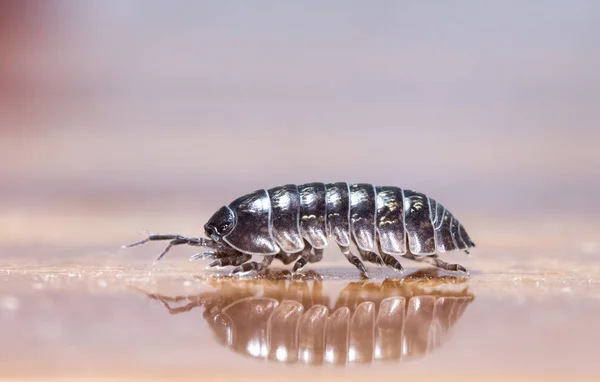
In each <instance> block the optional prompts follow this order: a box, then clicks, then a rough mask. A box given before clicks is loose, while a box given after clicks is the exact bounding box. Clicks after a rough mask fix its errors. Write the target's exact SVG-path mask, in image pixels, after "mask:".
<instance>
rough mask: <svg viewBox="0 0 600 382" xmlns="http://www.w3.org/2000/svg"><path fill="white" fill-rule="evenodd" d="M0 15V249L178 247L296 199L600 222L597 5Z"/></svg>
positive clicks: (264, 5) (315, 5) (120, 9)
mask: <svg viewBox="0 0 600 382" xmlns="http://www.w3.org/2000/svg"><path fill="white" fill-rule="evenodd" d="M0 4H1V5H0V52H1V59H0V177H1V179H2V181H1V183H0V234H1V235H2V236H3V237H2V240H3V241H4V242H14V243H29V244H35V243H46V244H47V243H65V242H75V241H77V240H83V241H85V242H86V243H90V242H95V243H102V242H106V240H109V238H110V240H113V239H114V240H117V239H118V240H121V241H122V240H128V241H130V240H131V239H133V240H136V239H137V238H138V236H137V235H138V234H139V232H138V231H137V229H138V227H139V226H143V228H144V229H148V230H150V231H162V232H165V231H178V232H179V231H184V232H185V233H188V234H196V233H200V230H201V227H202V224H203V223H204V221H205V220H206V218H208V216H209V214H211V213H212V212H213V210H215V209H216V208H218V207H219V206H221V205H223V204H227V203H229V201H230V200H232V199H233V198H235V197H237V196H239V195H241V194H245V193H247V192H249V191H252V190H254V189H257V188H268V187H272V186H275V185H279V184H284V183H302V182H309V181H324V182H330V181H348V182H371V183H375V184H388V185H397V186H401V187H406V188H413V189H417V190H420V191H423V192H426V193H427V194H429V195H431V196H432V197H434V198H436V199H437V200H440V201H441V202H442V203H444V204H445V205H447V206H448V208H449V209H450V210H452V211H453V212H454V213H455V214H457V215H458V216H459V217H460V218H461V220H462V221H463V223H464V224H465V225H466V226H467V227H468V228H469V229H470V230H471V231H473V232H477V230H478V229H482V228H481V226H482V225H483V221H484V220H485V219H487V220H489V219H506V221H507V222H508V223H507V224H511V225H512V226H514V227H519V226H520V224H524V223H523V222H524V221H525V220H527V219H529V218H530V217H531V216H537V217H543V218H544V219H546V218H547V222H548V223H549V224H555V225H556V227H557V229H558V228H560V226H561V225H565V224H567V223H564V219H566V218H567V217H569V218H571V219H580V220H581V219H583V220H586V219H595V218H596V217H597V215H598V213H599V212H600V207H599V203H598V201H597V195H598V194H599V192H600V177H599V176H598V169H599V168H600V155H599V154H598V143H599V142H600V128H599V126H598V121H599V120H600V71H599V70H598V68H600V49H599V44H598V36H600V3H598V2H594V1H584V0H574V1H569V2H566V1H557V0H549V1H541V0H540V1H528V2H521V1H499V2H485V3H483V2H475V1H464V2H452V3H451V2H445V1H427V2H408V1H380V2H376V3H367V2H359V1H327V2H322V1H302V2H279V1H255V2H250V1H223V0H219V1H171V2H162V1H153V0H150V1H149V0H144V1H141V0H137V1H133V0H125V1H124V0H104V1H87V2H80V1H68V0H64V1H56V0H49V1H48V0H47V1H2V2H1V3H0ZM186 219H187V220H186ZM185 230H187V231H185ZM182 233H183V232H182ZM473 236H474V237H475V238H476V237H477V235H476V234H473ZM562 240H563V241H566V240H567V239H566V238H564V239H562ZM476 241H477V240H476Z"/></svg>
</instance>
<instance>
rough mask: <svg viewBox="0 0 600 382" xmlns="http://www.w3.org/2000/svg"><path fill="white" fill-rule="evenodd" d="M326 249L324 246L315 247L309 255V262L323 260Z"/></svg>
mask: <svg viewBox="0 0 600 382" xmlns="http://www.w3.org/2000/svg"><path fill="white" fill-rule="evenodd" d="M324 251H325V250H324V249H322V248H321V249H317V248H313V252H312V253H311V254H310V256H309V257H308V262H309V263H318V262H319V261H321V260H323V252H324Z"/></svg>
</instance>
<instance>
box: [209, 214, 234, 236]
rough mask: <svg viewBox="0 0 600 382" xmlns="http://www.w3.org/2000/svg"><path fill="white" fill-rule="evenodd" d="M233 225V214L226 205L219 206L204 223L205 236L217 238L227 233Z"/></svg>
mask: <svg viewBox="0 0 600 382" xmlns="http://www.w3.org/2000/svg"><path fill="white" fill-rule="evenodd" d="M234 225H235V215H234V213H233V211H231V209H229V208H228V207H225V206H223V207H221V208H220V209H219V210H218V211H217V212H215V213H214V214H213V216H211V217H210V219H208V222H207V223H206V224H205V225H204V232H205V233H206V236H208V237H210V238H212V239H213V240H218V239H220V238H222V237H223V236H225V235H227V234H228V233H229V232H231V230H232V229H233V227H234Z"/></svg>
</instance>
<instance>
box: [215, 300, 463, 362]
mask: <svg viewBox="0 0 600 382" xmlns="http://www.w3.org/2000/svg"><path fill="white" fill-rule="evenodd" d="M472 300H473V298H472V297H468V296H465V297H436V296H428V295H424V296H415V297H403V296H394V297H387V298H385V299H383V300H381V301H380V302H376V301H364V302H361V303H360V304H358V305H357V306H356V308H354V309H352V310H351V309H349V308H348V307H345V306H343V307H339V308H337V309H335V310H330V309H329V308H328V307H327V306H324V305H313V306H311V307H310V308H304V307H303V305H302V304H301V303H300V302H298V301H294V300H283V301H281V302H280V301H277V300H275V299H272V298H267V297H251V298H246V299H241V300H239V301H236V302H234V303H232V304H231V305H229V306H227V307H226V308H225V309H223V311H221V312H220V313H219V314H217V315H216V316H215V317H214V318H213V319H212V320H211V321H210V323H211V324H212V325H211V327H212V329H213V331H214V333H215V335H216V337H217V339H218V340H219V342H221V343H222V344H223V345H225V346H227V347H229V348H230V349H232V350H234V351H235V352H236V353H240V354H245V355H248V356H252V357H256V358H263V359H268V360H272V361H278V362H285V363H303V364H311V365H322V364H347V363H372V362H375V361H394V360H399V361H408V360H411V359H414V358H421V357H423V356H425V355H427V354H428V353H430V352H432V351H434V350H436V349H438V348H439V347H441V346H442V345H444V344H445V343H446V341H447V340H448V339H450V338H451V332H452V328H453V326H454V325H455V324H456V322H457V320H458V319H459V318H460V317H461V316H462V314H463V313H464V311H465V309H466V308H467V306H468V304H470V303H471V301H472Z"/></svg>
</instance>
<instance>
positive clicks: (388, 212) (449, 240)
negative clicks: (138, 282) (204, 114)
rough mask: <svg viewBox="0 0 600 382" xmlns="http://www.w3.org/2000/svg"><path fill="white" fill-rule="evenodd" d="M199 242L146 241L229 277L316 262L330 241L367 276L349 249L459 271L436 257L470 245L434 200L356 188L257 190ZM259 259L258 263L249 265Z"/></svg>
mask: <svg viewBox="0 0 600 382" xmlns="http://www.w3.org/2000/svg"><path fill="white" fill-rule="evenodd" d="M204 230H205V234H206V235H207V236H208V237H209V239H205V238H187V237H183V236H180V235H151V236H150V237H148V238H147V239H144V240H142V241H140V242H137V243H134V244H131V245H129V246H133V245H138V244H142V243H146V242H148V241H150V240H171V243H170V244H169V246H168V247H167V248H166V249H165V251H163V253H162V254H161V255H160V256H159V259H160V258H162V257H163V256H164V255H165V254H166V252H167V251H168V250H169V249H170V248H171V246H173V245H180V244H188V245H193V246H202V247H208V248H209V250H207V251H205V252H202V253H200V254H197V255H194V256H192V259H197V258H211V259H216V260H215V261H213V262H212V263H211V264H210V265H211V266H219V267H224V266H233V267H235V268H234V269H233V273H237V272H248V271H252V270H255V271H261V270H263V269H265V268H267V267H268V266H269V265H270V264H271V262H272V261H273V260H274V259H278V260H280V261H281V262H283V263H284V264H289V263H291V262H294V261H295V264H294V267H293V270H294V271H298V270H300V269H301V268H303V267H304V266H305V265H306V264H307V263H308V262H311V263H315V262H318V261H320V260H321V259H322V258H323V251H324V249H325V247H326V246H327V245H328V243H329V237H333V238H334V240H335V242H336V244H337V245H338V247H339V248H340V250H341V252H342V253H343V254H344V256H345V257H346V258H347V259H348V261H349V262H350V263H352V264H353V265H354V266H356V267H357V268H358V269H359V270H360V271H361V273H362V274H363V275H364V276H366V275H367V272H366V269H365V267H364V265H363V263H362V262H361V261H360V260H359V259H358V257H356V256H355V255H354V254H353V253H352V252H351V250H350V246H351V245H352V244H354V245H355V246H356V247H357V249H358V253H359V255H360V257H361V258H362V260H364V261H367V262H370V263H375V264H379V265H382V266H389V267H391V268H393V269H395V270H402V265H400V262H399V261H398V259H397V258H396V256H401V257H404V258H407V259H411V260H415V261H419V262H424V263H427V264H431V265H433V266H436V267H438V268H442V269H448V270H453V271H466V270H465V268H464V267H462V266H461V265H459V264H448V263H446V262H444V261H442V260H441V259H440V258H439V257H438V254H439V253H442V252H448V251H453V250H459V249H460V250H464V251H465V252H467V253H468V249H469V248H471V247H474V246H475V243H473V241H471V239H470V238H469V235H468V234H467V232H466V230H465V228H464V226H463V225H462V224H461V223H460V222H459V221H458V220H457V219H455V218H454V216H453V215H452V214H451V213H450V211H448V210H446V208H445V207H444V206H442V205H441V204H440V203H438V202H437V201H435V200H434V199H432V198H430V197H428V196H426V195H424V194H422V193H419V192H416V191H412V190H408V189H402V188H398V187H388V186H385V187H379V186H373V185H371V184H365V183H359V184H348V183H307V184H302V185H292V184H288V185H284V186H280V187H274V188H271V189H268V190H266V189H262V190H257V191H254V192H252V193H249V194H247V195H244V196H242V197H240V198H238V199H236V200H234V201H233V202H231V203H230V204H229V205H228V206H223V207H221V208H220V209H219V210H218V211H217V212H215V213H214V215H213V216H212V217H211V218H210V219H209V221H208V223H206V224H205V225H204ZM253 256H262V257H263V258H262V260H261V261H258V262H257V261H252V262H250V259H251V258H252V257H253Z"/></svg>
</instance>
